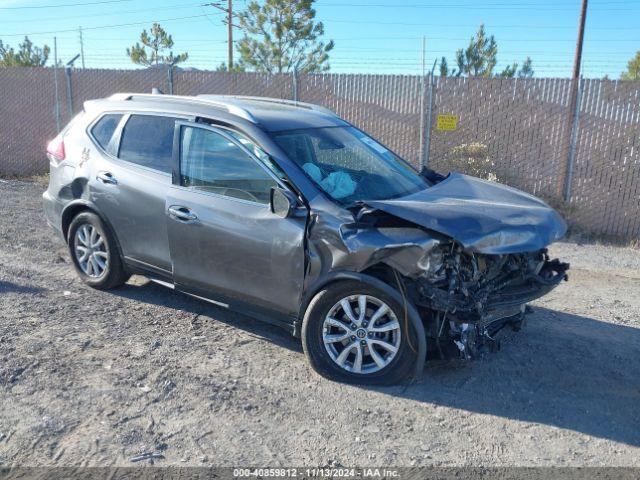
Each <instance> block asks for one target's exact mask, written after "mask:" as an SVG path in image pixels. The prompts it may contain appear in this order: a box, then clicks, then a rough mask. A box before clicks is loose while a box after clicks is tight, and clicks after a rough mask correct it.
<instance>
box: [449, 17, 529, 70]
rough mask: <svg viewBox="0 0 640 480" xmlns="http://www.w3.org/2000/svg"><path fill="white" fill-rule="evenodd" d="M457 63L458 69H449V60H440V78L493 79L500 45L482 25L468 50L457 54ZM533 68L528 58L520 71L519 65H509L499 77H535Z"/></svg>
mask: <svg viewBox="0 0 640 480" xmlns="http://www.w3.org/2000/svg"><path fill="white" fill-rule="evenodd" d="M456 63H457V65H458V69H457V70H456V69H455V68H452V69H449V67H448V65H447V59H446V58H445V57H442V59H441V60H440V76H442V77H446V76H448V75H455V76H457V77H460V76H469V77H493V76H494V73H493V70H494V68H495V67H496V64H497V63H498V44H497V42H496V39H495V38H494V36H493V35H491V36H487V34H486V33H485V31H484V25H483V24H480V27H479V28H478V31H477V33H476V34H475V35H474V36H473V37H471V40H469V46H468V47H467V48H466V49H464V50H463V49H459V50H458V51H457V52H456ZM533 73H534V72H533V67H532V62H531V58H530V57H527V58H526V60H525V61H524V62H523V64H522V67H521V68H520V70H518V64H517V63H512V64H511V65H507V66H506V67H505V68H504V70H502V71H501V72H500V73H499V74H497V76H499V77H507V78H513V77H515V76H516V75H517V76H518V77H519V78H530V77H533Z"/></svg>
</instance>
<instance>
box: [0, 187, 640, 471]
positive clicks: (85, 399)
mask: <svg viewBox="0 0 640 480" xmlns="http://www.w3.org/2000/svg"><path fill="white" fill-rule="evenodd" d="M42 190H43V188H42V187H41V186H40V185H38V184H35V183H26V182H18V181H10V182H6V181H0V212H2V213H1V214H0V465H5V466H7V465H30V466H31V465H74V466H81V465H100V466H106V465H120V466H131V465H140V464H141V463H142V464H144V463H148V461H145V462H140V463H132V462H131V458H132V457H135V456H136V455H139V454H142V453H145V452H153V453H158V454H161V455H162V456H163V457H164V459H157V460H156V465H215V466H246V465H253V466H303V465H304V466H307V465H313V466H336V465H344V466H370V465H378V466H380V465H393V466H405V465H407V466H408V465H435V466H443V465H446V466H460V465H473V466H489V465H495V466H502V465H506V466H511V465H518V466H525V465H526V466H533V465H575V466H578V465H584V466H631V465H633V466H640V251H638V250H631V249H623V248H614V247H607V246H597V245H577V244H574V243H561V244H558V245H556V246H554V247H553V248H552V253H553V254H554V255H555V256H559V257H560V258H562V259H563V260H566V261H569V262H571V264H572V268H571V271H570V281H569V282H568V283H566V284H562V285H561V286H560V287H559V288H558V289H556V290H555V291H554V292H552V293H551V294H550V295H548V296H547V297H545V298H543V299H541V300H540V301H537V302H535V304H534V307H535V309H534V313H533V314H532V315H530V316H529V318H528V322H527V324H526V325H525V327H524V328H523V330H522V331H521V332H519V333H515V332H511V331H508V332H507V331H505V332H504V333H503V334H501V335H502V350H501V351H500V352H498V353H496V354H487V355H486V356H485V357H484V358H483V359H480V360H476V361H474V362H472V363H468V364H464V365H460V364H458V363H455V362H454V363H452V362H448V363H431V364H428V365H427V367H426V369H425V372H424V378H423V379H422V380H421V381H419V382H418V383H415V384H412V385H404V386H398V387H387V388H361V387H354V386H348V385H341V384H337V383H333V382H330V381H327V380H324V379H323V378H321V377H319V376H318V375H316V374H315V373H314V372H313V371H312V370H311V369H310V368H309V366H308V365H307V362H306V361H305V358H304V355H303V354H302V350H301V347H300V344H299V341H297V340H295V339H294V338H292V337H290V336H289V334H288V333H286V332H284V331H281V330H278V329H277V328H275V327H271V326H268V325H264V324H261V323H259V322H257V321H254V320H252V319H250V318H247V317H244V316H242V315H240V314H236V313H231V312H228V311H226V310H223V309H218V308H216V307H214V306H212V305H209V304H207V303H204V302H201V301H199V300H196V299H192V298H190V297H187V296H185V295H182V294H179V293H175V292H173V291H170V290H168V289H165V288H163V287H161V286H157V285H155V284H152V283H148V282H147V281H146V279H144V278H142V277H134V278H132V280H130V282H129V283H128V284H127V285H126V286H125V287H123V288H120V289H118V290H115V291H111V292H99V291H94V290H91V289H90V288H88V287H85V286H84V285H83V284H82V283H81V282H80V281H79V280H78V279H77V277H76V275H75V273H74V271H73V268H72V266H71V264H70V261H69V257H68V255H67V253H66V250H65V247H64V246H63V244H62V242H61V241H60V240H58V239H57V238H56V237H55V236H54V234H53V233H52V232H50V231H49V229H48V227H47V226H46V223H45V220H44V217H43V214H42V211H41V200H40V194H41V192H42Z"/></svg>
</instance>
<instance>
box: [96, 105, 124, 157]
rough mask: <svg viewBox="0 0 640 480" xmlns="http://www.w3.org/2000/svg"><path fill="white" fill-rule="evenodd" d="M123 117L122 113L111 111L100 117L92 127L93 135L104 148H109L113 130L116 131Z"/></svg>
mask: <svg viewBox="0 0 640 480" xmlns="http://www.w3.org/2000/svg"><path fill="white" fill-rule="evenodd" d="M121 118H122V114H119V113H109V114H107V115H104V116H103V117H102V118H100V120H98V122H97V123H96V124H95V125H94V126H93V128H92V129H91V135H93V138H94V139H95V141H96V142H98V145H100V146H101V147H102V148H103V149H104V150H106V149H107V145H109V141H110V140H111V137H112V136H113V132H115V131H116V127H117V126H118V123H119V122H120V119H121Z"/></svg>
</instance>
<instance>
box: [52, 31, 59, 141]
mask: <svg viewBox="0 0 640 480" xmlns="http://www.w3.org/2000/svg"><path fill="white" fill-rule="evenodd" d="M53 85H54V88H55V92H56V105H55V108H56V132H58V133H60V97H59V96H58V39H57V38H56V37H53Z"/></svg>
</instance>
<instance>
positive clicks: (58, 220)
mask: <svg viewBox="0 0 640 480" xmlns="http://www.w3.org/2000/svg"><path fill="white" fill-rule="evenodd" d="M63 208H64V205H63V204H62V203H61V202H59V201H57V200H56V199H55V198H53V197H52V196H51V194H49V190H45V192H44V193H43V194H42V209H43V210H44V216H45V218H46V219H47V223H48V224H49V226H50V227H51V228H52V229H53V231H55V232H56V233H57V234H58V236H59V237H60V238H62V239H63V240H65V238H64V235H63V234H62V210H63Z"/></svg>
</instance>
